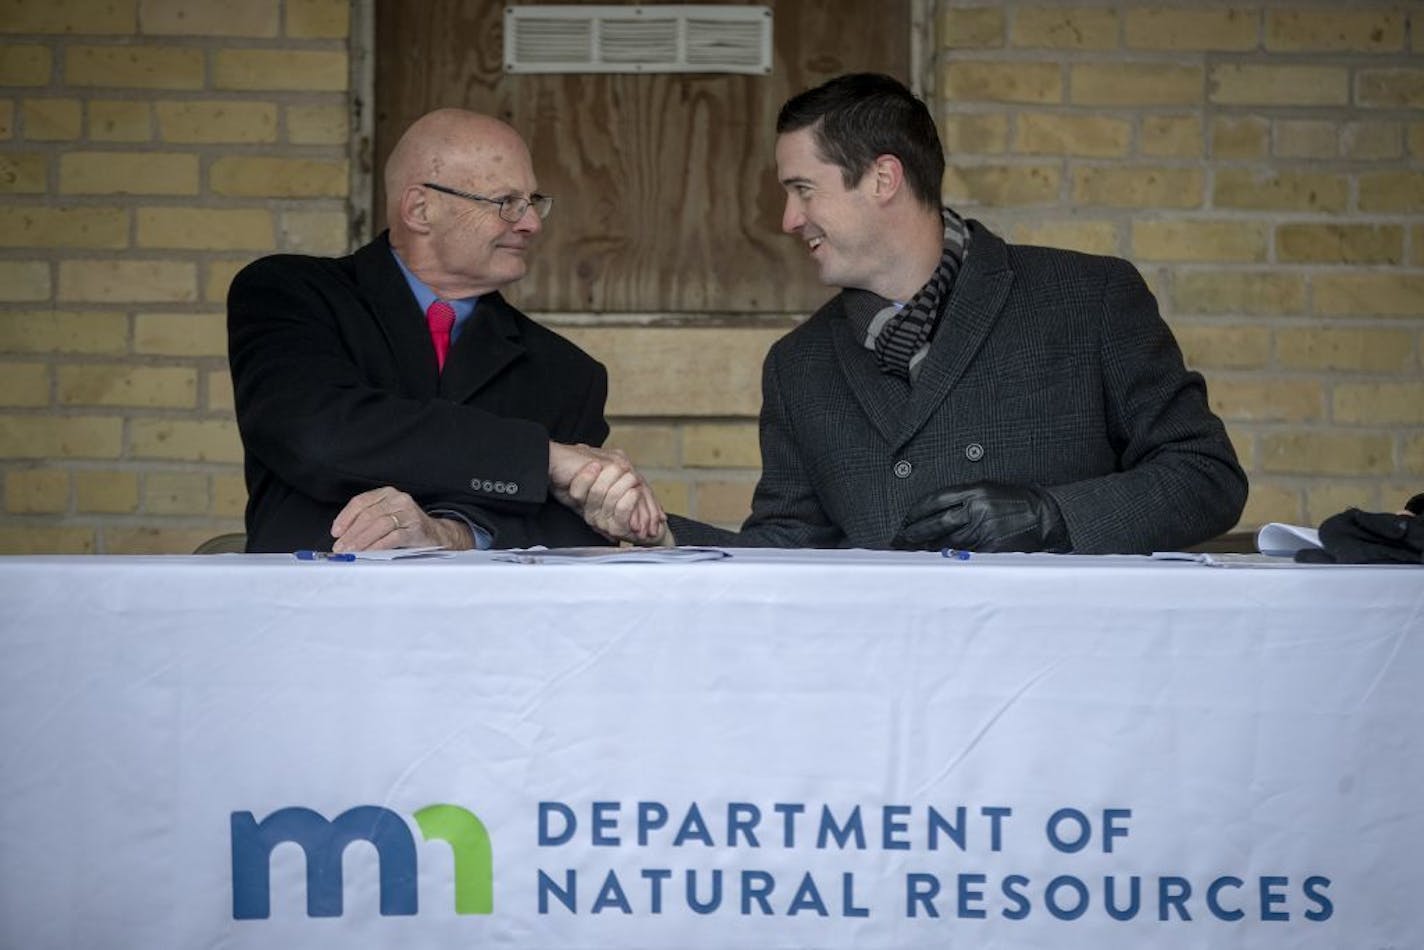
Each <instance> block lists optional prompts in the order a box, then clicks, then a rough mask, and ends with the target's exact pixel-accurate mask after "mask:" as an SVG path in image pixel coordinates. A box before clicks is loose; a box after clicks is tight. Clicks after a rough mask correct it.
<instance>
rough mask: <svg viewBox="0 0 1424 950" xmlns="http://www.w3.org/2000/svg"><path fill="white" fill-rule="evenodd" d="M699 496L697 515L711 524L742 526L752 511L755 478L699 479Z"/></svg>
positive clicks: (697, 493) (696, 486) (696, 488)
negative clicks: (735, 479) (732, 479)
mask: <svg viewBox="0 0 1424 950" xmlns="http://www.w3.org/2000/svg"><path fill="white" fill-rule="evenodd" d="M694 487H695V491H696V497H697V511H696V515H695V517H697V518H698V519H699V520H701V521H706V522H710V523H711V524H716V525H724V526H726V527H732V528H736V527H740V526H741V524H742V522H743V521H745V520H746V517H747V515H749V514H751V512H752V493H753V492H754V491H755V490H756V481H755V480H754V479H745V480H738V481H705V482H704V481H699V482H697V484H696V485H695V486H694Z"/></svg>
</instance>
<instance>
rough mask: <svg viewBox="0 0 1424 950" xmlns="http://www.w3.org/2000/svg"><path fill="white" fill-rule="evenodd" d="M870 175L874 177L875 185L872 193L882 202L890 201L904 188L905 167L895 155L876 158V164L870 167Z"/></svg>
mask: <svg viewBox="0 0 1424 950" xmlns="http://www.w3.org/2000/svg"><path fill="white" fill-rule="evenodd" d="M870 174H871V175H873V176H874V185H875V187H874V191H873V192H872V193H873V194H874V195H875V197H876V198H879V199H880V200H882V201H889V200H890V199H891V198H893V197H895V195H897V194H899V192H900V189H901V188H902V187H904V184H905V166H904V165H901V164H900V159H899V158H897V157H896V156H894V155H881V156H879V157H878V158H876V159H875V163H874V164H873V165H871V166H870Z"/></svg>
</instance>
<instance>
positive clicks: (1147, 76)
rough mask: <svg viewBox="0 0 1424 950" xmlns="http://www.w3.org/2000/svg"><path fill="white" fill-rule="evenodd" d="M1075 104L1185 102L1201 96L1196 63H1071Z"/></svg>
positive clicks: (1157, 104) (1137, 104)
mask: <svg viewBox="0 0 1424 950" xmlns="http://www.w3.org/2000/svg"><path fill="white" fill-rule="evenodd" d="M1070 83H1071V89H1072V93H1071V96H1070V99H1071V101H1072V102H1073V103H1075V104H1077V105H1099V106H1129V105H1134V106H1184V105H1192V106H1195V105H1199V104H1200V103H1201V100H1202V70H1201V67H1199V66H1175V65H1171V64H1168V63H1080V64H1076V65H1074V66H1073V67H1072V71H1071V79H1070Z"/></svg>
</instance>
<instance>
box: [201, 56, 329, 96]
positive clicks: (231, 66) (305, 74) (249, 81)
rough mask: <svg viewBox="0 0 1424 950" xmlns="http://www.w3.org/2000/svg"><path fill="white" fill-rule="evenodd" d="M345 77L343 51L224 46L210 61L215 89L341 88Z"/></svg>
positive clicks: (319, 90) (304, 89)
mask: <svg viewBox="0 0 1424 950" xmlns="http://www.w3.org/2000/svg"><path fill="white" fill-rule="evenodd" d="M347 80H348V77H347V64H346V54H345V53H344V52H318V51H300V50H286V49H284V50H260V49H248V50H236V49H227V50H219V51H218V53H217V57H216V60H215V62H214V65H213V87H214V88H216V89H274V90H275V89H293V90H301V91H303V92H344V91H345V90H346V87H347Z"/></svg>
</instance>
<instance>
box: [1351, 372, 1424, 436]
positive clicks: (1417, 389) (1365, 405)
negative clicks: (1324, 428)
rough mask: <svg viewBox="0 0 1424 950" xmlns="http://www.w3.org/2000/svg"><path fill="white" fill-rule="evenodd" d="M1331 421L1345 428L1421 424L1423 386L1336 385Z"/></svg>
mask: <svg viewBox="0 0 1424 950" xmlns="http://www.w3.org/2000/svg"><path fill="white" fill-rule="evenodd" d="M1332 418H1333V419H1334V420H1335V421H1336V422H1343V423H1346V424H1347V425H1350V424H1356V425H1371V426H1387V425H1408V426H1419V425H1424V383H1336V384H1335V398H1334V409H1333V413H1332Z"/></svg>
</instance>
